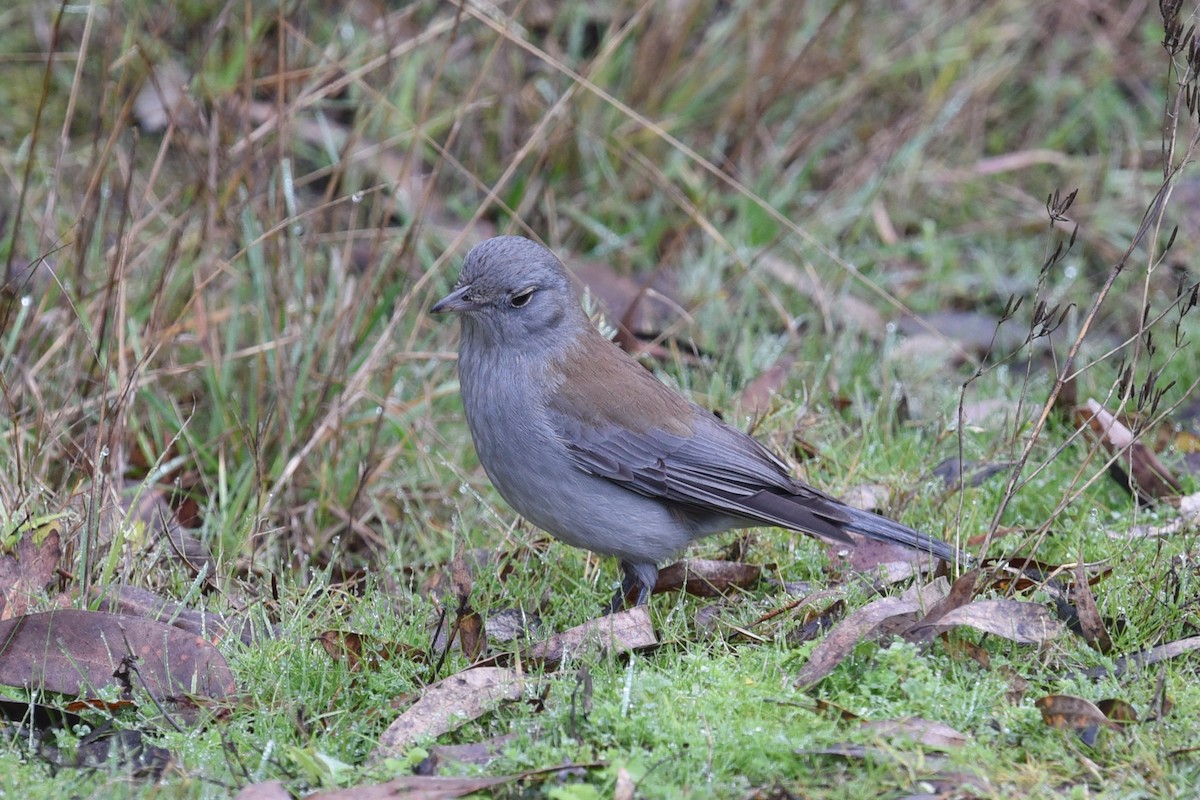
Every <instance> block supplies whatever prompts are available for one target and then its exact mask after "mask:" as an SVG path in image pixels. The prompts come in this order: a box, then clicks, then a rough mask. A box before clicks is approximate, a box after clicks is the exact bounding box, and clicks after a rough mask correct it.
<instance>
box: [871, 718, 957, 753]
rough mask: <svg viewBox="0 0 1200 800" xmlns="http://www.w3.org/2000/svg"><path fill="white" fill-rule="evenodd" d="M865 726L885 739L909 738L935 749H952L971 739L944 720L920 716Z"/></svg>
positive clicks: (882, 721) (876, 722) (888, 720)
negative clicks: (939, 720)
mask: <svg viewBox="0 0 1200 800" xmlns="http://www.w3.org/2000/svg"><path fill="white" fill-rule="evenodd" d="M863 728H864V729H865V730H867V731H868V732H870V733H873V734H875V735H877V736H879V737H881V738H883V739H909V740H911V741H913V742H916V743H917V744H920V745H924V746H925V747H928V748H931V749H933V750H952V749H954V748H956V747H962V746H963V745H965V744H966V743H967V742H969V741H970V740H971V737H969V736H967V735H966V734H963V733H959V732H958V731H956V730H954V728H951V727H950V726H949V725H947V724H946V723H944V722H938V721H937V720H932V719H921V718H920V717H905V718H904V719H883V720H874V721H871V722H867V723H865V724H864V725H863Z"/></svg>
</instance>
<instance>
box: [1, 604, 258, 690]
mask: <svg viewBox="0 0 1200 800" xmlns="http://www.w3.org/2000/svg"><path fill="white" fill-rule="evenodd" d="M131 648H132V651H131ZM131 652H132V655H135V656H137V661H136V664H135V666H136V674H135V675H134V676H133V677H132V681H133V685H134V688H135V689H139V688H144V689H145V690H146V691H148V692H149V693H150V694H151V695H153V696H154V697H155V698H157V699H159V700H168V699H173V698H180V697H185V696H193V695H198V696H200V697H208V698H225V697H229V696H231V695H233V694H234V693H235V692H236V691H237V685H236V683H235V682H234V679H233V673H232V672H230V671H229V666H228V665H227V664H226V663H225V659H224V657H223V656H222V655H221V654H220V652H219V651H218V650H217V649H216V648H215V647H213V646H212V644H211V643H210V642H208V641H207V640H206V639H204V638H203V637H200V636H195V635H193V634H190V633H188V632H186V631H182V630H180V629H179V628H176V627H173V626H171V625H167V624H164V623H162V622H155V621H154V620H148V619H143V618H141V617H131V616H126V615H123V614H106V613H104V612H100V611H80V610H77V609H63V610H60V611H47V612H45V613H41V614H29V615H26V616H24V617H20V618H18V619H13V620H7V621H4V622H0V684H5V685H8V686H20V687H23V688H26V689H30V690H35V689H36V690H40V691H48V692H58V693H61V694H70V695H77V694H84V693H89V694H96V693H98V690H99V689H100V688H101V687H104V686H108V685H110V684H112V683H113V682H114V678H113V673H114V672H115V671H116V670H117V669H118V667H119V666H120V665H121V662H122V659H123V658H124V657H125V656H127V655H129V654H131Z"/></svg>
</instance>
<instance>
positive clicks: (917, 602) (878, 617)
mask: <svg viewBox="0 0 1200 800" xmlns="http://www.w3.org/2000/svg"><path fill="white" fill-rule="evenodd" d="M927 588H931V589H932V586H931V587H927ZM936 592H937V590H934V591H933V592H931V593H930V594H929V596H924V595H921V596H916V597H904V598H901V597H884V598H881V599H879V600H875V601H873V602H871V603H868V604H867V605H865V606H863V607H862V608H860V609H858V610H857V611H853V612H851V613H850V615H849V616H847V617H846V618H845V619H844V620H842V621H841V622H840V623H838V625H837V627H835V628H834V629H833V631H832V632H831V633H830V634H829V635H828V636H826V637H825V639H824V640H822V642H821V643H820V644H818V645H817V646H816V648H815V649H814V650H813V651H812V654H811V655H810V656H809V658H808V661H807V662H806V663H805V664H804V666H802V667H801V668H800V671H799V672H798V673H796V677H795V680H794V681H793V683H794V684H795V685H796V686H797V687H798V688H801V689H807V688H808V687H810V686H813V685H814V684H816V683H817V682H819V681H820V680H822V679H823V678H825V676H827V675H828V674H829V673H831V672H833V670H834V669H835V668H836V667H837V665H838V664H840V663H842V661H844V660H845V659H846V657H847V656H848V655H850V653H851V651H853V650H854V648H855V647H857V646H858V644H859V642H862V641H865V640H867V639H870V638H875V637H874V635H875V633H876V631H878V629H879V628H880V627H882V626H883V625H884V624H885V623H886V622H888V621H895V620H898V619H900V618H904V620H905V622H906V623H907V624H911V619H909V618H910V617H911V615H913V614H916V613H917V612H918V611H919V610H920V609H921V608H922V607H924V606H926V605H928V604H931V603H933V602H936V600H937V598H938V597H940V596H941V595H940V594H937V593H936ZM941 593H942V594H944V593H945V590H944V589H942V590H941Z"/></svg>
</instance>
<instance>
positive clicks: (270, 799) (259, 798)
mask: <svg viewBox="0 0 1200 800" xmlns="http://www.w3.org/2000/svg"><path fill="white" fill-rule="evenodd" d="M233 800H292V793H291V792H289V791H288V790H287V789H286V788H284V785H283V784H282V783H281V782H279V781H263V782H262V783H252V784H250V785H249V786H243V787H242V790H241V791H240V792H238V793H237V794H236V795H234V798H233Z"/></svg>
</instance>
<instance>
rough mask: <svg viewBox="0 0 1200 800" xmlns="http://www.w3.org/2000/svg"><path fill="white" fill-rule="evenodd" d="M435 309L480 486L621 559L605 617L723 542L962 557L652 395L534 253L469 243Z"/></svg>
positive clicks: (559, 275) (538, 250) (674, 399)
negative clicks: (446, 325)
mask: <svg viewBox="0 0 1200 800" xmlns="http://www.w3.org/2000/svg"><path fill="white" fill-rule="evenodd" d="M431 310H432V311H433V312H434V313H442V312H453V313H456V314H458V315H459V316H460V317H461V319H462V336H461V341H460V342H459V350H458V376H459V384H460V387H461V391H462V401H463V409H464V410H465V411H466V416H467V424H468V426H469V427H470V429H471V437H472V439H473V440H474V442H475V450H476V451H477V452H478V454H479V461H480V463H481V464H483V468H484V469H485V470H486V471H487V474H488V477H489V478H491V480H492V483H494V484H495V486H496V488H497V489H498V490H499V492H500V495H501V496H502V497H503V498H504V499H505V500H507V501H508V503H509V505H511V506H512V507H513V508H514V509H516V510H517V512H518V513H520V514H521V515H522V516H524V517H525V518H526V519H528V520H529V521H530V522H532V523H533V524H534V525H537V526H538V527H539V528H542V529H544V530H546V531H548V532H549V533H550V534H552V535H553V536H554V537H555V538H556V539H559V540H560V541H563V542H566V543H567V544H569V545H574V546H575V547H582V548H584V549H586V550H591V551H592V552H594V553H603V554H605V555H610V556H616V557H617V558H618V559H619V560H620V563H621V569H622V571H623V580H622V582H621V590H620V592H618V594H617V595H616V597H614V598H613V602H612V609H613V610H614V611H617V610H619V609H620V608H621V607H622V606H623V605H624V603H625V601H626V599H627V598H628V596H629V593H630V592H631V591H633V590H634V589H636V590H637V600H636V603H637V605H644V604H645V603H646V602H647V600H648V599H649V596H650V592H651V591H652V590H653V588H654V584H655V582H656V580H657V578H658V565H659V564H660V563H662V562H664V561H666V560H667V559H670V558H672V557H674V556H676V555H678V554H679V553H680V552H682V551H683V550H684V548H686V547H687V546H688V544H689V543H690V542H692V541H694V540H696V539H700V538H702V537H704V536H709V535H711V534H714V533H719V532H721V531H726V530H729V529H731V528H745V527H750V526H754V525H774V526H778V527H781V528H789V529H792V530H797V531H803V532H805V533H809V534H813V535H815V536H818V537H820V538H822V539H826V540H829V541H834V542H841V543H845V544H850V543H852V540H851V539H850V537H848V536H847V535H846V532H847V531H853V532H854V533H858V534H862V535H863V536H866V537H868V538H871V539H877V540H880V541H883V542H895V543H898V544H902V545H905V546H907V547H911V548H914V549H916V550H921V551H923V552H927V553H931V554H933V555H934V556H936V557H938V558H940V559H943V560H946V561H954V560H955V559H957V558H959V556H960V554H959V552H958V550H956V549H955V548H954V547H951V546H950V545H948V544H945V543H944V542H940V541H938V540H936V539H933V538H930V537H929V536H926V535H925V534H923V533H919V532H917V531H914V530H912V529H911V528H908V527H905V526H904V525H901V524H900V523H898V522H893V521H892V520H890V519H886V518H885V517H881V516H878V515H876V514H871V513H869V512H866V511H860V510H858V509H855V508H851V507H850V506H847V505H845V504H844V503H841V502H839V501H838V500H835V499H834V498H832V497H830V496H829V495H827V494H824V493H823V492H821V491H818V490H817V489H814V488H813V487H811V486H809V485H808V484H806V483H803V482H801V481H799V480H796V479H795V478H793V477H792V476H791V475H790V474H789V473H788V470H787V467H786V466H785V465H784V463H783V462H782V461H781V460H780V459H779V458H778V457H777V456H775V455H774V454H772V453H771V452H770V451H769V450H767V449H766V448H765V447H763V446H762V445H761V444H759V443H758V442H757V441H755V440H754V439H752V438H750V437H749V436H747V435H746V434H745V433H742V432H741V431H740V430H738V429H736V428H734V427H731V426H730V425H727V424H726V423H724V422H722V421H721V420H720V419H718V418H717V417H716V416H715V415H713V414H712V413H710V412H708V411H706V410H704V409H703V408H701V407H700V406H698V405H696V404H695V403H692V402H689V401H688V400H686V399H684V398H683V397H682V396H680V395H679V394H678V393H676V392H675V391H673V390H672V389H670V388H668V387H667V386H665V385H664V384H662V383H660V382H659V381H658V380H657V379H656V378H655V377H654V376H653V375H651V374H650V372H649V371H648V370H646V369H645V368H644V367H642V365H641V364H639V363H638V362H637V361H635V360H634V359H633V358H632V357H630V356H629V355H628V354H626V353H625V351H623V350H621V349H620V348H619V347H617V346H616V345H614V344H613V343H612V342H610V341H609V340H608V339H606V338H604V337H603V336H602V335H601V334H600V333H599V332H598V331H596V329H595V328H594V327H593V326H592V324H591V321H590V320H589V319H588V317H587V315H586V314H585V313H584V311H583V307H582V306H581V305H580V302H579V298H578V297H577V296H576V294H575V290H574V288H573V287H572V285H571V281H570V279H569V277H568V275H567V271H566V269H564V268H563V265H562V264H561V263H560V262H559V260H558V259H557V258H556V257H555V256H554V254H553V253H551V252H550V251H549V250H547V249H546V248H545V247H542V246H541V245H539V244H537V243H536V242H532V241H530V240H528V239H525V238H522V237H520V236H499V237H496V238H494V239H488V240H487V241H485V242H483V243H481V244H479V245H478V246H476V247H475V248H474V249H473V250H471V252H470V253H468V254H467V258H466V260H465V261H464V262H463V268H462V274H461V275H460V276H459V279H458V284H457V285H456V287H455V289H454V291H453V292H451V293H450V294H448V295H447V296H446V297H444V298H442V299H441V300H439V301H438V302H437V303H435V304H434V306H433V308H432V309H431Z"/></svg>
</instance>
